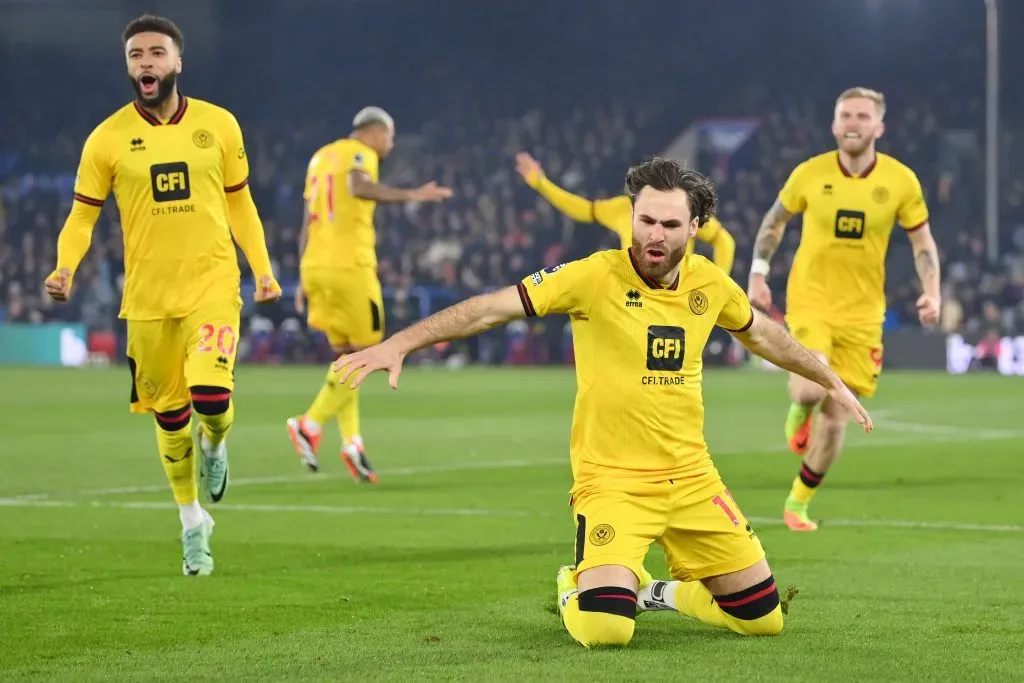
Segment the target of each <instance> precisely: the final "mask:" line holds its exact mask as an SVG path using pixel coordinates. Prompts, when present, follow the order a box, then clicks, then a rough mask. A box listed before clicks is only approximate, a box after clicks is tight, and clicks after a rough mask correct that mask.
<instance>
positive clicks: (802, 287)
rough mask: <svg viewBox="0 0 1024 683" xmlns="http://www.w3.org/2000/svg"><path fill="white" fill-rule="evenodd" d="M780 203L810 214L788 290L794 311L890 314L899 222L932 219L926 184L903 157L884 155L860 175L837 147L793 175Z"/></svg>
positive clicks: (863, 316) (855, 318)
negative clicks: (890, 253) (888, 292)
mask: <svg viewBox="0 0 1024 683" xmlns="http://www.w3.org/2000/svg"><path fill="white" fill-rule="evenodd" d="M779 202H781V203H782V206H783V207H785V209H786V211H789V212H790V213H793V214H797V213H802V214H803V215H804V216H803V232H802V234H801V235H800V246H799V248H798V249H797V252H796V257H795V258H794V260H793V268H792V270H791V271H790V273H789V282H788V284H787V288H786V302H787V303H786V308H787V313H794V314H807V315H814V316H816V317H819V318H822V319H824V320H825V321H827V322H829V323H832V324H842V325H856V324H862V323H881V322H882V321H883V320H884V319H885V254H886V251H887V250H888V248H889V235H890V234H891V233H892V229H893V225H894V224H895V223H896V222H897V221H899V223H900V225H901V226H902V227H903V229H904V230H906V231H911V230H914V229H916V228H919V227H921V226H923V225H924V224H925V223H926V222H928V207H927V206H926V205H925V201H924V194H923V193H922V191H921V183H920V181H918V179H917V176H916V175H915V174H914V172H913V171H912V170H910V169H909V168H907V167H906V166H904V165H903V164H901V163H900V162H899V161H897V160H896V159H893V158H892V157H890V156H888V155H885V154H878V155H877V157H876V160H875V164H874V165H873V166H872V167H871V168H870V169H868V171H867V172H866V173H864V174H863V175H861V176H859V177H854V176H851V175H850V174H849V172H847V171H846V169H845V168H843V167H842V165H841V164H840V162H839V153H838V152H829V153H827V154H821V155H819V156H816V157H812V158H811V159H808V160H807V161H805V162H803V163H802V164H800V165H799V166H797V167H796V169H795V170H794V171H793V173H792V174H791V175H790V176H789V179H788V180H787V181H786V184H785V185H784V186H783V188H782V191H781V192H779Z"/></svg>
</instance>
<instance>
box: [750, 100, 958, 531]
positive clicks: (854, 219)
mask: <svg viewBox="0 0 1024 683" xmlns="http://www.w3.org/2000/svg"><path fill="white" fill-rule="evenodd" d="M884 118H885V98H884V97H883V95H882V93H880V92H876V91H874V90H871V89H868V88H850V89H849V90H846V91H844V92H843V93H842V94H841V95H840V96H839V98H838V99H837V100H836V106H835V117H834V119H833V121H832V134H833V135H834V136H835V139H836V146H837V149H836V150H834V151H831V152H827V153H825V154H820V155H818V156H815V157H812V158H810V159H808V160H807V161H805V162H803V163H802V164H800V165H799V166H797V167H796V169H795V170H794V171H793V172H792V174H791V175H790V176H789V179H788V180H787V181H786V184H785V185H784V186H783V188H782V190H781V191H780V192H779V197H778V199H777V200H776V201H775V203H774V204H773V205H772V208H771V209H770V210H769V211H768V213H767V214H766V215H765V217H764V220H763V221H762V222H761V228H760V230H759V231H758V233H757V239H756V241H755V244H754V259H753V262H752V266H751V271H750V281H749V288H748V293H749V295H750V299H751V301H752V302H753V303H754V304H755V305H756V306H759V307H761V308H764V309H766V308H767V307H769V306H770V305H771V301H772V294H771V290H770V289H769V288H768V283H767V276H768V273H769V269H770V268H769V261H770V259H771V257H772V255H773V254H774V253H775V250H776V249H777V248H778V246H779V242H780V241H781V240H782V236H783V232H784V230H785V228H786V223H787V221H789V219H790V218H792V217H793V216H794V215H796V214H798V213H802V214H803V232H802V233H801V235H800V246H799V248H798V249H797V252H796V257H795V259H794V260H793V267H792V270H791V271H790V273H789V280H788V283H787V287H786V323H787V325H788V326H789V328H790V330H791V332H792V333H793V336H794V337H795V338H796V339H797V340H798V341H799V342H800V343H802V344H803V345H804V346H806V347H807V348H808V349H810V350H812V351H813V352H814V353H815V355H816V356H817V357H818V358H819V360H821V361H822V362H824V363H828V364H829V365H830V366H831V367H832V369H833V370H835V372H836V374H838V375H839V377H840V378H842V380H843V381H844V382H845V383H846V385H847V386H848V387H850V389H852V390H853V391H854V392H855V393H856V394H858V395H860V396H864V397H871V396H872V395H873V394H874V393H875V388H876V386H877V383H878V376H879V374H880V373H881V370H882V356H883V353H882V322H883V320H884V318H885V254H886V250H887V249H888V246H889V236H890V234H891V233H892V230H893V226H894V225H895V224H896V223H899V224H900V226H901V227H902V229H903V232H904V233H906V235H907V237H908V238H910V243H911V245H912V247H913V251H914V265H915V266H916V268H917V275H918V277H919V278H920V281H921V289H922V294H921V296H920V298H918V300H917V310H918V316H919V317H920V320H921V323H922V324H924V325H934V324H935V323H937V322H938V318H939V306H940V299H939V296H940V295H939V255H938V250H937V248H936V246H935V240H933V239H932V235H931V230H930V229H929V226H928V207H927V205H926V204H925V199H924V195H923V192H922V190H921V183H920V182H919V181H918V179H917V176H916V175H915V174H914V172H913V171H912V170H910V169H909V168H908V167H906V166H904V165H903V164H901V163H900V162H899V161H897V160H896V159H894V158H892V157H891V156H888V155H886V154H881V153H879V152H877V151H876V150H875V142H876V141H877V140H878V138H880V137H881V136H882V133H883V132H884V131H885V124H884V122H883V121H884ZM789 392H790V397H791V399H792V405H791V406H790V409H789V415H788V416H787V418H786V426H785V434H786V439H787V441H788V442H789V446H790V448H791V449H792V451H793V452H794V453H796V454H797V455H801V456H803V463H802V464H801V467H800V473H799V475H798V476H797V477H796V479H795V480H794V481H793V487H792V490H791V492H790V494H789V498H788V499H787V500H786V504H785V509H784V517H785V520H786V525H787V526H788V527H789V528H790V529H793V530H794V531H814V530H815V529H817V525H816V524H815V523H814V522H813V521H811V520H810V518H809V517H808V516H807V506H808V503H809V502H810V500H811V497H812V496H813V495H814V492H815V490H816V489H817V487H818V485H819V484H820V483H821V481H822V478H823V477H824V476H825V474H826V473H827V472H828V470H829V468H830V467H831V466H832V464H833V463H834V462H835V461H836V459H837V458H838V457H839V454H840V451H841V449H842V443H843V435H844V433H845V430H846V422H847V418H846V414H845V412H844V411H843V410H842V408H841V407H840V406H838V405H836V404H835V403H834V402H833V401H831V400H830V399H829V398H828V397H827V396H826V395H825V393H824V392H823V391H821V389H820V387H818V386H816V385H815V384H814V383H812V382H808V381H807V380H805V379H803V378H802V377H799V376H798V375H791V376H790V382H789ZM815 407H818V414H817V417H816V418H815V417H814V409H815Z"/></svg>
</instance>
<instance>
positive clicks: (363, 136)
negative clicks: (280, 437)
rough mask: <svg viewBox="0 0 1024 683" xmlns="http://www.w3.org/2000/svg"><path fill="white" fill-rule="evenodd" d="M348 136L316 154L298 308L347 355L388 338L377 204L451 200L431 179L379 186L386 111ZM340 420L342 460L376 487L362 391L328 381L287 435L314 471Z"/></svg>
mask: <svg viewBox="0 0 1024 683" xmlns="http://www.w3.org/2000/svg"><path fill="white" fill-rule="evenodd" d="M352 127H353V129H354V130H353V131H352V133H351V134H350V135H349V136H348V137H347V138H342V139H340V140H335V141H334V142H332V143H329V144H327V145H325V146H323V147H321V148H320V149H318V150H317V151H316V154H314V155H313V158H312V159H310V162H309V169H308V171H307V172H306V190H305V195H304V196H305V199H306V206H305V211H304V213H305V216H304V217H303V226H302V231H301V234H300V236H299V256H300V259H301V260H300V275H301V286H300V287H299V289H298V292H297V293H296V304H295V307H296V309H297V310H298V311H299V312H302V310H303V309H305V310H306V311H307V321H308V322H309V326H310V327H312V328H314V329H317V330H320V331H322V332H324V333H325V334H326V335H327V340H328V341H329V342H330V344H331V348H333V349H334V351H335V352H336V353H339V354H340V353H344V352H346V351H351V350H355V349H360V348H363V347H366V346H369V345H371V344H376V343H377V342H379V341H380V340H381V339H383V337H384V299H383V295H382V293H381V286H380V280H378V279H377V250H376V242H377V240H376V233H375V231H374V228H373V214H374V211H375V209H376V207H377V203H378V202H406V201H421V202H439V201H442V200H444V199H447V198H448V197H451V196H452V191H451V190H450V189H449V188H447V187H439V186H438V185H437V183H434V182H430V183H427V184H426V185H423V186H421V187H417V188H415V189H399V188H395V187H388V186H387V185H382V184H380V183H379V182H378V181H379V178H380V174H379V172H378V167H379V164H380V160H381V159H383V158H385V157H386V156H387V155H388V153H389V152H390V151H391V148H392V147H393V146H394V141H395V122H394V120H393V119H392V118H391V116H390V115H389V114H388V113H387V112H386V111H384V110H383V109H381V108H380V107H366V108H364V109H362V110H361V111H360V112H359V113H358V114H356V116H355V119H354V120H353V121H352ZM333 417H337V419H338V427H339V429H340V430H341V435H342V450H341V459H342V461H343V462H344V463H345V465H346V467H347V468H348V471H349V473H350V474H351V475H352V477H353V478H354V479H355V480H356V481H361V482H370V483H375V482H376V481H377V473H376V472H375V471H374V469H373V467H372V466H371V465H370V461H369V459H368V458H367V457H366V448H365V446H364V444H363V437H362V434H361V432H360V427H359V393H358V392H357V391H355V390H354V389H351V388H349V387H345V386H339V385H338V384H337V382H335V381H334V378H333V374H332V373H330V372H328V373H327V379H326V381H325V382H324V384H323V386H322V387H321V388H320V392H319V393H318V394H317V396H316V399H315V400H314V401H313V403H312V405H310V407H309V409H308V410H307V411H306V413H305V415H302V416H299V417H293V418H290V419H289V420H288V436H289V437H290V438H291V441H292V445H293V446H294V447H295V452H296V453H297V454H298V456H299V458H300V459H301V460H302V462H304V463H305V464H306V466H307V467H309V468H310V469H311V470H312V471H314V472H316V471H317V469H318V468H319V466H320V465H319V462H318V461H317V457H316V451H317V447H318V446H319V444H320V435H321V432H322V429H323V425H324V424H326V422H327V420H329V419H331V418H333Z"/></svg>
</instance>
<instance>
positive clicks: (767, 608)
mask: <svg viewBox="0 0 1024 683" xmlns="http://www.w3.org/2000/svg"><path fill="white" fill-rule="evenodd" d="M714 598H715V603H716V604H717V605H718V607H719V609H721V610H722V611H723V612H725V614H726V615H727V616H728V617H729V628H731V629H732V630H733V631H735V632H736V633H740V634H742V635H745V636H777V635H778V634H780V633H782V625H783V619H782V606H781V603H780V600H779V589H778V587H777V586H776V585H775V578H774V577H773V576H769V577H768V578H767V579H765V580H764V581H760V582H758V583H756V584H754V585H753V586H751V587H749V588H744V589H743V590H741V591H736V592H735V593H729V594H727V595H715V596H714Z"/></svg>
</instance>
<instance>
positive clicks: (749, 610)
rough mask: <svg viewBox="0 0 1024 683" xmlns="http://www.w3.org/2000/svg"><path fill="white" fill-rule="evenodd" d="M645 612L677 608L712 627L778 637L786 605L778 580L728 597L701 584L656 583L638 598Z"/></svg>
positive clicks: (743, 633) (642, 591)
mask: <svg viewBox="0 0 1024 683" xmlns="http://www.w3.org/2000/svg"><path fill="white" fill-rule="evenodd" d="M638 601H639V602H640V604H642V605H644V609H645V611H653V610H659V609H661V610H664V609H674V610H675V611H677V612H679V613H681V614H685V615H686V616H688V617H692V618H694V619H696V620H698V621H702V622H704V623H705V624H708V625H709V626H715V627H718V628H727V629H730V630H731V631H735V632H736V633H739V634H741V635H745V636H769V635H777V634H778V633H780V632H781V631H782V625H783V620H782V606H781V602H780V600H779V591H778V589H777V588H776V586H775V579H774V578H773V577H771V576H769V577H768V578H767V579H765V580H764V581H761V582H758V583H757V584H755V585H753V586H751V587H749V588H745V589H743V590H741V591H737V592H735V593H730V594H728V595H712V594H711V591H709V590H708V589H707V588H706V587H705V586H704V584H702V583H701V582H700V581H655V582H653V583H651V584H649V585H648V586H645V587H644V588H643V589H642V590H641V591H640V595H639V596H638Z"/></svg>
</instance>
